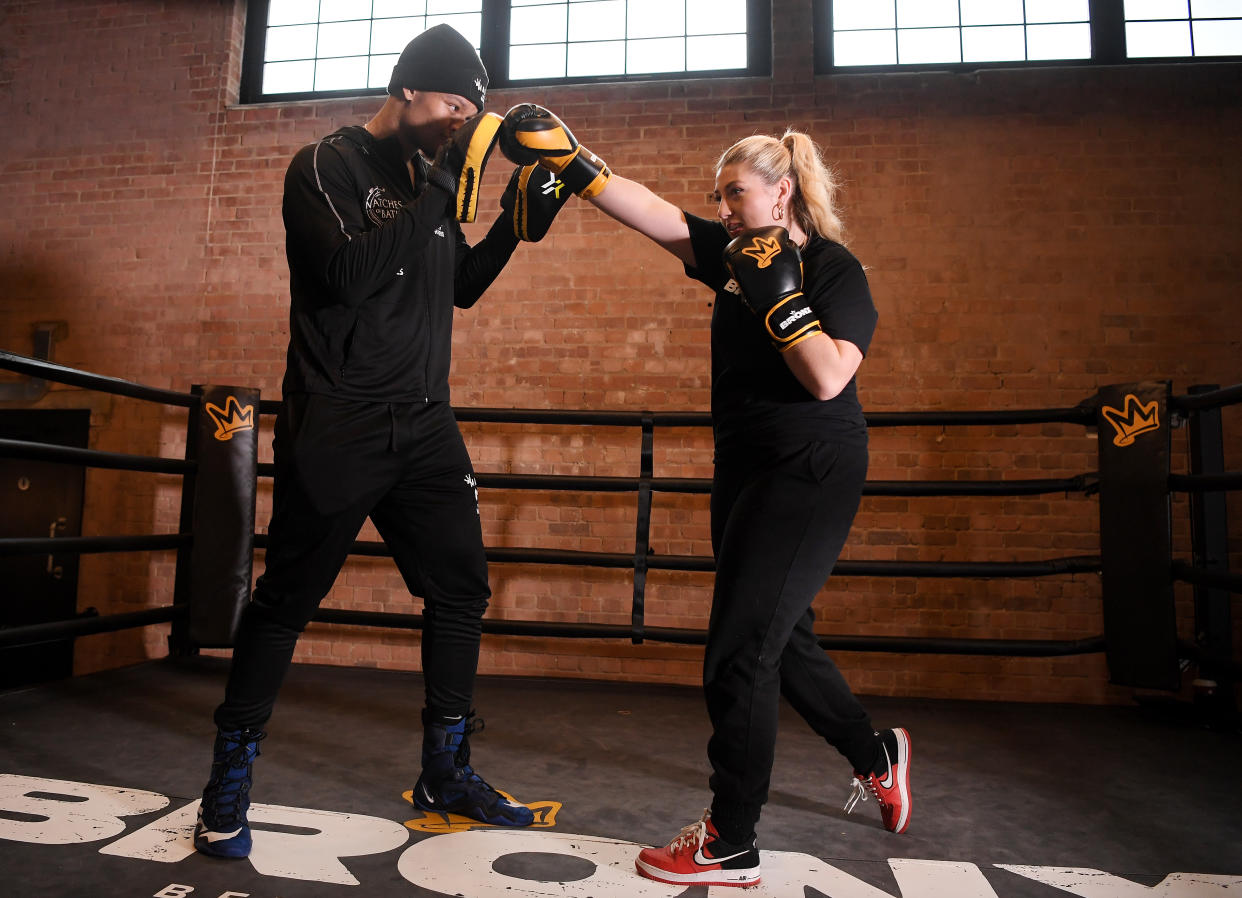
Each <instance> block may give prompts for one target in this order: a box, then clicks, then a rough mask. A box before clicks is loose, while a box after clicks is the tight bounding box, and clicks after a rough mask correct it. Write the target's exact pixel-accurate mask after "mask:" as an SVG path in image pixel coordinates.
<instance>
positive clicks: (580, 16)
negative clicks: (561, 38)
mask: <svg viewBox="0 0 1242 898" xmlns="http://www.w3.org/2000/svg"><path fill="white" fill-rule="evenodd" d="M517 14H518V10H514V11H513V15H514V16H517ZM624 38H625V0H602V2H599V3H574V4H573V5H571V6H570V7H569V39H570V40H571V41H607V40H622V39H624ZM514 43H517V41H514ZM571 58H572V57H571ZM570 67H571V68H572V65H571V66H570ZM617 71H618V72H621V71H624V69H623V68H621V69H617Z"/></svg>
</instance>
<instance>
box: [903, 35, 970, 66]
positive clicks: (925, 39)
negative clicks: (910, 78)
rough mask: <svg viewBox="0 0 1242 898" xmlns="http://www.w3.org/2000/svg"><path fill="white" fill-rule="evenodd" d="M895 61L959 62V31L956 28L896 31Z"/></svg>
mask: <svg viewBox="0 0 1242 898" xmlns="http://www.w3.org/2000/svg"><path fill="white" fill-rule="evenodd" d="M897 61H898V62H902V63H920V62H961V61H962V46H961V32H960V31H959V30H958V29H957V28H915V29H911V30H899V31H898V32H897Z"/></svg>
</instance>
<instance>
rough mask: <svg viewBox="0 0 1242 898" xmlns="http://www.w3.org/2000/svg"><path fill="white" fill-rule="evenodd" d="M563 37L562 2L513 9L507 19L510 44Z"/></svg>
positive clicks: (531, 42) (559, 39)
mask: <svg viewBox="0 0 1242 898" xmlns="http://www.w3.org/2000/svg"><path fill="white" fill-rule="evenodd" d="M564 39H565V5H564V4H558V5H557V6H532V7H529V8H528V9H515V10H513V15H512V18H510V20H509V43H510V44H538V43H546V42H547V41H563V40H564Z"/></svg>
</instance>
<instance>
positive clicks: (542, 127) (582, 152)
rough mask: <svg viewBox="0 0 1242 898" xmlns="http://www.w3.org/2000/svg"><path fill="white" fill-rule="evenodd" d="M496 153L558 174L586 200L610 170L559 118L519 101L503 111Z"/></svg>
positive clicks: (511, 160) (598, 187)
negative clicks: (503, 115) (537, 165)
mask: <svg viewBox="0 0 1242 898" xmlns="http://www.w3.org/2000/svg"><path fill="white" fill-rule="evenodd" d="M500 152H502V153H504V154H505V156H507V157H508V158H509V161H510V162H514V163H516V164H518V165H531V164H535V163H537V164H539V165H541V166H542V167H544V168H546V169H547V170H548V171H550V172H553V173H555V174H557V175H560V177H561V180H562V181H563V182H564V183H565V185H566V186H567V187H568V188H569V189H570V190H571V191H573V192H574V193H576V194H577V195H578V196H580V197H582V198H583V199H590V198H591V197H593V196H595V195H596V194H597V193H599V192H600V191H601V190H603V189H604V185H606V184H607V183H608V179H609V178H611V177H612V171H611V170H610V169H609V168H608V166H607V165H606V164H605V163H604V160H602V159H600V158H599V157H598V156H596V155H595V154H594V153H592V152H591V151H590V150H588V149H587V148H586V147H584V146H581V145H580V144H579V143H578V141H577V140H576V139H575V138H574V135H573V132H572V131H570V130H569V128H567V127H566V126H565V123H564V122H562V121H561V120H560V119H559V118H557V117H556V116H555V115H553V114H552V113H551V112H549V111H548V110H546V109H544V108H543V107H542V106H536V105H535V104H534V103H520V104H518V105H517V106H514V107H513V108H512V109H510V110H509V111H508V112H507V113H505V119H504V124H503V125H502V126H501V129H500Z"/></svg>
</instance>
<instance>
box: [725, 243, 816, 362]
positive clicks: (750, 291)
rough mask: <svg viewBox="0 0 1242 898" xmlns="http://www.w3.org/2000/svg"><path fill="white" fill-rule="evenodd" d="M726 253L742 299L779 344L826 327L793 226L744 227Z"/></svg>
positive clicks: (787, 345) (782, 346)
mask: <svg viewBox="0 0 1242 898" xmlns="http://www.w3.org/2000/svg"><path fill="white" fill-rule="evenodd" d="M722 257H723V259H724V263H725V266H726V267H727V268H728V269H729V273H730V274H732V275H733V279H734V281H736V282H737V285H738V289H739V290H740V291H741V294H742V302H743V303H745V305H746V307H747V308H748V309H750V310H751V312H753V313H754V314H755V315H756V316H757V317H758V318H759V320H760V321H761V322H762V323H763V327H764V329H765V330H766V331H767V334H768V339H770V340H771V341H772V345H773V346H775V347H776V348H777V349H779V350H780V351H781V352H785V351H787V350H788V349H790V348H792V347H793V346H795V345H797V344H798V343H801V342H802V341H803V340H805V339H807V338H808V337H811V336H813V335H815V334H819V333H823V327H822V326H821V325H820V323H819V317H818V316H817V315H816V314H815V310H814V309H813V308H811V303H810V300H809V299H807V297H806V296H805V294H803V292H802V254H801V252H799V250H798V245H797V244H796V243H794V242H793V241H792V240H791V239H790V238H789V232H788V231H786V230H785V229H784V228H782V227H776V226H773V227H766V228H753V229H750V230H747V231H743V232H742V233H741V234H738V236H737V237H735V238H734V239H733V240H732V241H730V242H729V245H728V246H726V247H725V250H724V253H723V256H722Z"/></svg>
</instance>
